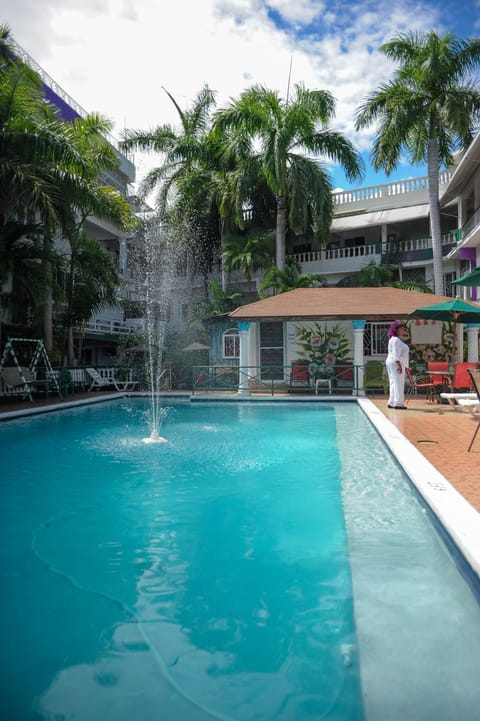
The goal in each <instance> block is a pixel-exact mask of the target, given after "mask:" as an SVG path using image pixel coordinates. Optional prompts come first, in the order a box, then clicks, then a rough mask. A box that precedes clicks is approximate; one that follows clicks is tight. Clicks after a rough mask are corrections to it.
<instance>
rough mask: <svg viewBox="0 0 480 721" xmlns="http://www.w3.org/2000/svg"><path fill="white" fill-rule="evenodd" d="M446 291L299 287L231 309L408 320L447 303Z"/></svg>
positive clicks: (254, 315) (261, 316) (267, 316)
mask: <svg viewBox="0 0 480 721" xmlns="http://www.w3.org/2000/svg"><path fill="white" fill-rule="evenodd" d="M448 300H451V298H447V297H446V296H444V295H432V294H430V293H419V292H418V291H413V290H401V289H400V288H388V287H382V288H296V289H295V290H290V291H288V292H287V293H281V294H280V295H275V296H272V297H270V298H264V299H263V300H257V301H256V302H255V303H248V305H243V306H240V307H239V308H236V309H235V310H234V311H232V312H231V313H229V317H230V318H231V319H232V320H235V321H260V320H262V321H279V320H293V321H298V320H368V321H386V320H393V319H400V320H405V319H406V318H407V317H408V316H409V315H410V313H413V311H414V310H416V309H417V308H422V307H423V306H427V305H434V304H435V303H444V302H446V301H448Z"/></svg>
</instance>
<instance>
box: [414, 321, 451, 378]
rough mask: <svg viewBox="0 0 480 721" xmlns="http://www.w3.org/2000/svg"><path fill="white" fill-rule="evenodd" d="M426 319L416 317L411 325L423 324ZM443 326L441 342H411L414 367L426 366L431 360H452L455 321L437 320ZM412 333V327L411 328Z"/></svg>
mask: <svg viewBox="0 0 480 721" xmlns="http://www.w3.org/2000/svg"><path fill="white" fill-rule="evenodd" d="M424 322H425V321H423V320H421V319H418V318H417V319H415V320H413V321H411V323H410V324H407V327H408V326H409V325H413V324H415V325H421V324H422V323H424ZM437 322H438V323H439V325H440V326H442V331H441V340H440V342H439V343H434V344H432V343H411V344H410V366H411V367H412V368H415V367H417V368H426V367H427V363H429V362H430V361H448V362H449V363H451V362H452V360H453V359H452V349H453V323H448V322H443V324H442V322H441V321H437ZM409 330H410V334H412V328H411V327H410V328H409Z"/></svg>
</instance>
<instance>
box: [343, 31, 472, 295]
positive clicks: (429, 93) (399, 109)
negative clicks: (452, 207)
mask: <svg viewBox="0 0 480 721" xmlns="http://www.w3.org/2000/svg"><path fill="white" fill-rule="evenodd" d="M380 50H381V51H382V52H383V53H384V54H385V55H386V56H387V57H388V58H390V59H391V60H394V61H395V62H398V63H399V64H400V66H399V68H398V69H397V70H396V71H395V73H394V75H393V79H392V80H391V81H390V82H388V83H385V84H383V85H381V86H380V87H379V89H378V90H376V91H375V92H373V93H372V94H371V95H369V96H368V97H367V98H366V100H365V101H364V102H363V103H362V104H361V105H360V107H359V109H358V110H357V116H356V128H357V130H359V129H360V128H364V127H366V126H369V125H371V124H372V123H373V122H377V121H379V126H378V130H377V132H376V138H375V142H374V145H373V148H372V153H371V157H372V161H373V166H374V168H375V169H379V168H383V169H384V170H385V172H386V173H387V174H390V173H391V172H392V170H394V169H395V168H396V167H397V165H398V162H399V160H400V158H401V156H402V155H403V153H404V152H406V153H407V155H408V157H409V158H410V161H411V162H412V163H420V162H424V161H426V162H427V167H428V192H429V202H430V228H431V235H432V247H433V280H434V291H435V292H436V293H442V292H443V275H442V247H441V229H440V206H439V187H438V177H439V169H440V164H445V165H446V166H448V165H451V164H452V162H453V153H454V152H455V151H456V150H458V149H459V148H461V149H464V148H466V147H467V146H468V145H469V144H470V143H471V141H472V138H473V129H474V126H475V124H476V123H478V120H479V119H480V92H479V91H478V90H477V89H476V87H475V86H474V84H473V82H474V81H473V77H472V72H473V70H474V69H475V68H476V66H477V64H478V62H479V60H480V39H477V38H475V39H473V40H468V41H467V40H461V39H458V38H457V37H455V36H454V35H452V34H451V33H447V34H446V35H444V36H443V37H439V36H438V35H437V34H436V33H435V32H429V33H426V34H419V33H413V32H411V33H406V34H398V35H396V36H394V37H393V39H392V40H389V41H388V42H386V43H385V44H384V45H382V46H381V47H380Z"/></svg>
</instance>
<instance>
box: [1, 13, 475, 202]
mask: <svg viewBox="0 0 480 721" xmlns="http://www.w3.org/2000/svg"><path fill="white" fill-rule="evenodd" d="M0 21H2V22H6V23H8V25H9V26H10V28H11V31H12V34H13V36H14V37H15V39H16V40H17V42H18V43H19V44H20V45H21V46H22V47H23V48H24V50H26V52H27V53H29V54H30V55H31V56H32V57H33V58H34V59H35V60H36V61H37V62H38V63H39V64H40V65H41V66H42V67H43V68H44V69H45V71H46V72H47V73H48V74H49V75H50V76H51V77H52V78H53V79H54V80H55V81H56V82H57V83H58V84H59V86H60V87H61V88H62V89H63V90H65V91H66V92H67V93H68V94H69V95H70V96H72V97H73V98H74V99H75V100H76V101H77V102H78V103H79V104H80V105H81V106H82V107H83V108H84V109H85V110H87V111H89V112H92V111H97V112H100V113H102V114H103V115H105V116H107V117H108V118H110V119H111V120H112V121H113V122H114V124H115V130H114V132H115V133H116V134H117V135H119V134H120V132H121V131H122V130H123V128H125V127H128V128H135V129H152V128H153V127H155V126H156V125H158V124H163V123H167V122H170V123H175V122H176V116H175V111H174V109H173V106H172V104H171V102H170V100H169V99H168V98H167V96H166V94H165V92H164V91H163V90H162V87H165V88H167V89H168V91H169V92H170V93H171V94H172V95H173V96H174V97H175V98H176V100H177V101H178V103H179V105H180V106H182V107H188V105H189V104H190V103H191V101H192V99H193V98H194V97H195V95H196V94H197V93H198V91H199V90H200V89H201V87H202V86H203V85H204V84H205V83H206V84H208V85H209V86H210V87H211V88H212V89H213V90H215V91H216V92H217V107H222V106H223V105H225V104H227V103H228V101H229V99H230V98H232V97H237V96H238V95H239V93H241V91H242V90H243V89H244V88H246V87H248V86H250V85H253V84H254V83H261V84H263V85H265V86H267V87H269V88H272V89H275V90H277V91H278V92H279V93H280V94H281V95H283V96H284V97H285V96H286V92H287V87H288V81H289V75H290V83H291V85H293V84H294V83H297V82H303V83H304V84H305V85H306V87H308V88H312V89H313V88H321V89H325V90H329V91H331V92H332V93H333V95H334V97H335V99H336V117H335V121H334V123H333V127H334V128H335V129H336V130H339V131H341V132H343V133H344V134H345V135H347V136H348V137H349V138H350V139H351V140H352V142H353V143H354V144H355V146H356V147H357V148H358V149H359V151H360V152H361V153H362V154H363V156H364V158H365V161H366V170H367V172H366V175H365V178H364V180H363V182H362V183H360V184H359V183H355V184H354V185H355V186H358V185H363V186H366V185H374V184H376V183H383V182H386V181H387V180H388V179H387V178H386V176H385V175H384V174H383V173H377V174H376V173H374V172H373V170H372V169H371V168H370V166H369V163H368V155H369V149H370V147H371V142H372V137H373V132H374V129H373V128H371V129H368V130H363V131H362V132H361V133H356V132H355V130H354V120H355V110H356V108H357V107H358V105H359V104H360V102H361V101H362V100H363V99H364V98H365V97H366V96H367V95H368V94H369V93H370V92H371V91H372V90H374V89H375V88H376V87H378V85H379V84H380V83H382V82H385V81H386V80H388V79H389V78H390V77H391V75H392V72H393V69H394V68H393V66H392V65H391V64H390V63H389V62H388V61H387V59H386V58H385V57H384V56H383V55H382V54H381V53H379V52H378V48H379V46H380V45H381V44H382V43H383V42H385V41H386V40H388V39H390V38H391V37H392V36H393V35H394V34H395V33H397V32H407V31H410V30H416V31H429V30H435V31H436V32H438V33H444V32H446V31H451V32H453V33H455V34H456V35H458V36H460V37H464V38H467V37H472V36H474V35H479V34H480V0H464V2H462V3H458V0H456V1H453V0H452V1H451V0H444V1H438V0H437V2H434V1H433V0H428V1H427V0H423V1H418V0H393V1H392V2H390V3H384V4H379V3H378V0H363V1H361V2H356V3H355V2H352V0H348V1H346V0H329V1H328V2H327V0H296V1H295V2H293V1H292V0H269V1H268V2H266V1H265V0H175V1H174V2H170V3H167V2H165V1H163V2H162V0H103V2H102V3H98V1H97V0H68V2H66V1H65V0H42V2H41V3H39V2H38V0H6V2H4V3H3V15H0ZM290 68H291V73H290ZM135 162H136V165H137V172H138V177H139V178H141V177H142V176H143V175H144V174H145V172H146V171H147V170H149V169H150V168H151V167H154V166H155V165H157V164H158V162H159V158H158V156H157V157H155V156H151V155H149V156H145V155H140V154H138V155H136V156H135ZM329 170H330V173H331V177H332V181H333V184H334V186H335V187H342V188H349V187H352V184H351V183H349V182H348V181H346V179H345V178H344V176H343V174H342V172H341V171H340V170H339V169H338V168H336V167H335V166H329ZM425 174H426V172H425V169H424V168H421V167H409V166H408V165H407V164H405V165H402V166H400V167H399V168H398V170H397V171H396V172H395V174H393V175H392V176H391V178H390V179H404V178H408V177H418V176H421V175H425Z"/></svg>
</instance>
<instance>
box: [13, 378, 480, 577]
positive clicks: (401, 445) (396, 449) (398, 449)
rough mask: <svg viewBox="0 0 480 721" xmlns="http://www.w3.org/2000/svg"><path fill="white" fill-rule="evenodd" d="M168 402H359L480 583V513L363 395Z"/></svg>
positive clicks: (20, 414)
mask: <svg viewBox="0 0 480 721" xmlns="http://www.w3.org/2000/svg"><path fill="white" fill-rule="evenodd" d="M128 397H144V398H145V397H149V394H145V393H141V392H133V393H131V392H130V393H129V392H119V393H110V394H108V395H107V396H101V397H92V398H82V399H81V400H76V401H74V400H71V401H64V402H60V403H56V404H51V405H45V406H36V407H35V408H27V409H22V410H18V411H6V412H4V413H0V422H1V421H11V420H15V419H17V418H25V417H28V416H32V415H38V414H45V413H50V412H55V411H59V410H66V409H69V408H77V407H81V406H87V405H93V404H98V403H105V402H106V401H111V400H118V399H120V398H128ZM161 397H162V398H164V399H170V400H179V399H181V400H185V401H187V402H195V403H202V402H209V401H210V402H220V401H221V402H229V403H232V402H234V403H239V402H254V403H261V402H263V403H265V402H267V403H272V402H273V403H291V402H295V403H357V405H358V406H359V407H360V408H361V410H362V411H363V412H364V413H365V415H366V416H367V418H368V419H369V421H370V422H371V423H372V425H373V427H374V428H375V429H376V430H377V432H378V434H379V435H380V437H381V438H382V439H383V441H384V443H385V444H386V446H387V447H388V448H389V450H390V451H391V453H392V454H393V456H394V457H395V458H396V460H397V461H398V463H399V464H400V466H401V467H402V468H403V470H404V472H405V473H406V475H407V476H408V478H409V479H410V481H411V482H412V484H413V486H414V487H415V488H416V489H417V491H418V492H419V494H420V496H421V497H422V498H423V499H424V500H425V502H426V503H427V505H428V506H429V508H430V509H431V510H432V512H433V514H434V515H435V517H436V518H437V519H438V520H439V521H440V523H441V525H442V527H443V528H444V529H445V531H446V532H447V534H449V536H450V538H451V539H452V540H453V542H454V544H455V546H456V547H457V548H458V550H459V551H460V552H461V554H462V556H463V558H464V559H465V561H466V562H467V563H468V565H469V567H470V569H471V570H472V571H473V572H474V573H475V574H476V576H477V577H478V580H480V513H479V512H478V511H477V510H476V509H475V508H474V507H473V506H471V505H470V503H469V502H468V501H467V500H466V499H465V498H464V497H463V496H462V495H461V494H460V493H459V492H458V491H457V490H456V488H454V487H453V485H452V484H451V483H450V482H449V481H448V480H447V479H446V478H445V477H444V476H443V475H442V474H441V473H440V472H439V471H438V470H437V469H436V468H435V467H434V466H433V465H432V464H431V463H430V461H428V460H427V459H426V458H425V456H423V455H422V453H421V452H420V451H419V450H418V449H417V448H415V446H414V445H413V444H412V443H410V441H409V440H408V439H407V438H405V436H403V435H402V433H401V432H400V431H399V430H398V428H397V427H396V426H395V425H394V424H393V423H392V422H391V421H389V420H388V418H386V417H385V415H384V414H383V413H382V412H381V410H380V409H379V408H377V406H375V404H374V403H372V402H371V401H370V400H369V399H368V398H366V397H359V396H336V395H329V396H314V397H312V396H310V397H306V396H301V395H299V396H294V395H289V396H263V395H262V396H250V395H237V394H236V395H229V396H225V395H221V394H215V395H213V394H212V395H193V394H191V393H189V392H178V393H172V392H169V393H165V394H161Z"/></svg>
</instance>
